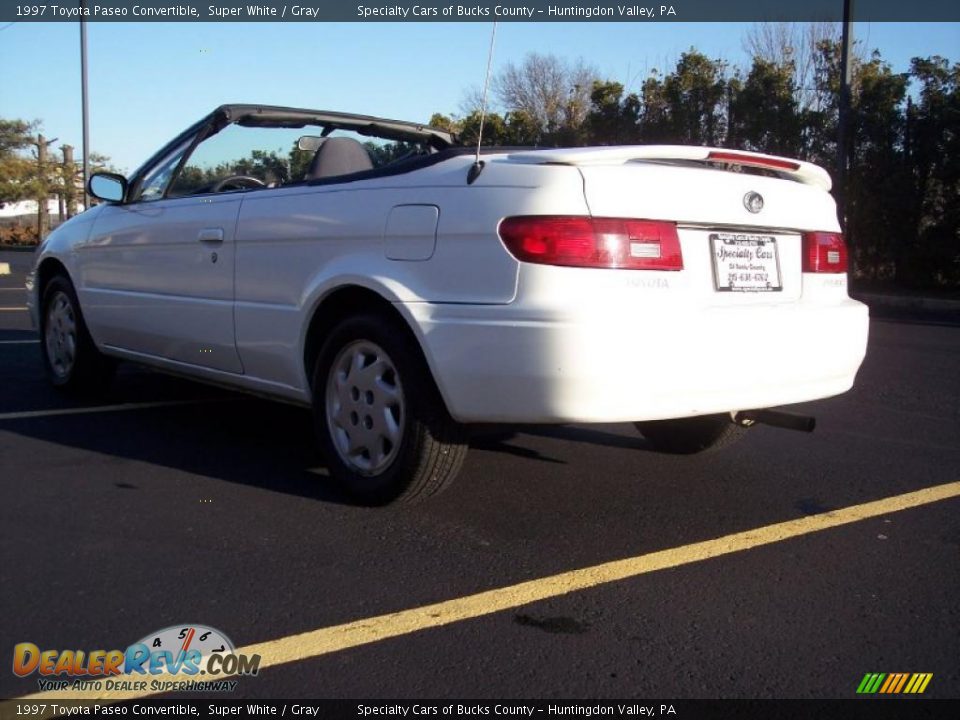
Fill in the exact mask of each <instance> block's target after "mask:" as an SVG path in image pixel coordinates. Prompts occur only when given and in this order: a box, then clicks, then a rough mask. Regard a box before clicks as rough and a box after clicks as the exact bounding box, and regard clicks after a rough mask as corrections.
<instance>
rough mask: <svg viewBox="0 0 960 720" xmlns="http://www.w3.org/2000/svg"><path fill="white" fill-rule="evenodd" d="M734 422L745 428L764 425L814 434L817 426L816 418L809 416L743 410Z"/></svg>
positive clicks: (737, 414) (735, 417)
mask: <svg viewBox="0 0 960 720" xmlns="http://www.w3.org/2000/svg"><path fill="white" fill-rule="evenodd" d="M733 422H735V423H736V424H737V425H742V426H743V427H750V426H751V425H755V424H756V423H763V424H764V425H773V426H774V427H778V428H783V429H784V430H799V431H800V432H813V429H814V428H815V427H816V426H817V420H816V418H813V417H810V416H809V415H796V414H794V413H786V412H781V411H780V410H741V411H740V412H737V413H734V415H733Z"/></svg>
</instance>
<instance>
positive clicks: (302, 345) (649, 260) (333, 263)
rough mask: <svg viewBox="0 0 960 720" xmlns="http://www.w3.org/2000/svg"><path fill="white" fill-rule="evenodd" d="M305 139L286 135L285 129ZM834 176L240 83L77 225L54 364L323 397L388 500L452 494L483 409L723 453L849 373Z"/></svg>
mask: <svg viewBox="0 0 960 720" xmlns="http://www.w3.org/2000/svg"><path fill="white" fill-rule="evenodd" d="M277 148H281V150H279V151H278V150H277ZM829 190H830V178H829V176H828V174H827V173H826V172H825V171H824V170H823V169H821V168H819V167H817V166H815V165H811V164H809V163H805V162H800V161H796V160H790V159H786V158H780V157H773V156H769V155H761V154H756V153H747V152H737V151H729V150H719V149H712V148H705V147H687V146H656V145H640V146H627V147H588V148H576V149H523V148H520V149H512V148H484V149H483V150H482V152H480V153H479V155H477V154H476V149H475V148H473V149H469V148H463V147H461V146H459V145H458V144H457V142H456V138H455V137H454V136H453V135H451V134H450V133H448V132H445V131H443V130H438V129H436V128H431V127H427V126H424V125H420V124H416V123H409V122H399V121H395V120H386V119H382V118H375V117H366V116H360V115H349V114H343V113H333V112H323V111H315V110H300V109H291V108H281V107H266V106H259V105H226V106H223V107H220V108H217V109H216V110H215V111H213V112H212V113H211V114H210V115H208V116H207V117H205V118H204V119H202V120H201V121H199V122H198V123H196V124H194V125H193V126H192V127H190V128H189V129H187V130H186V131H185V132H184V133H182V134H181V135H179V136H178V137H176V138H175V139H173V140H172V141H171V142H170V143H168V144H167V145H166V146H165V147H163V148H162V149H161V150H160V151H159V152H157V153H156V154H155V155H154V156H153V157H152V158H150V159H149V160H148V161H147V162H146V163H145V164H144V165H143V166H142V167H141V168H140V169H139V170H137V171H136V172H135V173H133V175H132V176H131V177H130V178H123V177H121V176H118V175H110V174H96V175H94V176H93V177H92V178H91V179H90V182H89V191H90V193H91V194H92V195H94V196H95V197H97V198H99V199H100V200H102V201H105V202H102V203H101V204H99V205H97V206H96V207H94V208H93V209H91V210H89V211H87V212H84V213H82V214H81V215H79V216H77V217H76V218H74V219H72V220H70V221H69V222H67V223H65V224H63V225H62V226H60V227H59V228H57V229H56V230H55V231H54V232H52V233H51V234H50V235H49V237H48V238H47V239H46V241H45V242H44V243H43V245H42V246H41V247H40V249H39V250H38V252H37V253H36V256H35V264H34V266H33V269H32V272H31V274H30V276H29V278H28V281H27V285H28V290H29V295H30V300H29V303H30V308H31V316H32V318H33V321H34V323H35V325H36V326H37V327H38V329H39V330H40V333H41V338H42V341H41V343H40V345H41V352H42V355H43V361H44V365H45V368H46V371H47V374H48V376H49V378H50V381H51V382H52V383H53V384H54V385H56V386H57V387H59V388H61V389H63V390H64V391H72V392H90V391H94V390H96V389H97V388H102V387H103V385H104V382H105V381H106V380H108V378H109V376H110V373H111V371H112V369H113V367H114V366H115V364H116V361H117V360H126V361H133V362H137V363H142V364H144V365H149V366H151V367H153V368H157V369H160V370H164V371H168V372H172V373H177V374H180V375H185V376H188V377H191V378H194V379H196V380H201V381H207V382H211V383H216V384H219V385H226V386H230V387H233V388H237V389H239V390H245V391H249V392H253V393H257V394H259V395H265V396H270V397H274V398H277V399H280V400H285V401H292V402H294V403H299V404H302V405H305V406H309V407H311V408H312V409H313V415H314V420H315V425H316V437H317V441H318V443H319V445H320V449H321V450H322V452H323V455H324V458H325V462H326V464H327V465H328V467H329V470H330V475H331V477H332V479H333V480H334V481H335V482H337V483H339V484H340V485H342V486H343V487H344V488H345V489H346V490H347V491H348V492H349V493H350V494H352V495H353V496H354V497H356V498H358V499H359V500H360V501H362V502H367V503H371V504H379V503H385V502H390V501H394V500H408V501H409V500H412V499H420V498H424V497H427V496H430V495H432V494H434V493H436V492H437V491H438V490H440V489H442V488H443V487H444V486H446V485H448V484H449V483H450V481H451V480H453V478H454V477H455V476H456V475H457V472H458V470H459V469H460V466H461V465H462V463H463V459H464V456H465V453H466V449H467V432H466V431H467V429H468V427H469V425H470V424H471V423H511V424H516V423H571V422H576V423H611V422H633V423H636V425H637V428H638V429H639V431H640V433H642V435H643V436H644V437H645V438H646V439H647V441H648V443H649V445H650V446H652V447H653V448H655V449H658V450H663V451H667V452H678V453H686V452H698V451H701V450H706V449H710V448H716V447H718V446H720V445H725V444H728V443H729V442H730V441H731V440H732V439H735V438H736V437H737V436H739V435H740V434H742V433H743V431H744V430H745V428H746V427H748V426H750V425H751V424H753V423H755V422H768V423H770V424H775V425H781V426H785V427H794V428H799V429H810V428H811V427H812V418H806V417H802V416H799V415H794V414H792V413H789V414H788V413H784V412H782V411H771V410H768V408H772V407H775V406H780V405H786V404H790V403H799V402H804V401H809V400H814V399H817V398H824V397H828V396H832V395H837V394H839V393H843V392H845V391H846V390H848V389H849V388H850V387H851V386H852V384H853V381H854V377H855V375H856V373H857V370H858V369H859V367H860V364H861V362H862V361H863V357H864V353H865V349H866V342H867V328H868V312H867V308H866V307H865V306H864V305H862V304H860V303H858V302H855V301H853V300H851V299H850V297H849V296H848V293H847V277H846V270H847V251H846V247H845V245H844V240H843V237H842V236H841V234H840V227H839V225H838V222H837V212H836V206H835V204H834V201H833V199H832V198H831V196H830V194H829Z"/></svg>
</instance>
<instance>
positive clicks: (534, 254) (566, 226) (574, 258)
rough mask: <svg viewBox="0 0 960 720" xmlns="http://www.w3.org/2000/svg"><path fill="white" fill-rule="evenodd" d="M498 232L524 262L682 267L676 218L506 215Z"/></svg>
mask: <svg viewBox="0 0 960 720" xmlns="http://www.w3.org/2000/svg"><path fill="white" fill-rule="evenodd" d="M499 232H500V237H501V238H502V239H503V243H504V245H506V246H507V250H509V251H510V252H511V254H512V255H513V256H514V257H515V258H517V260H522V261H524V262H530V263H538V264H541V265H568V266H572V267H591V268H622V269H625V270H682V269H683V256H682V254H681V252H680V238H679V237H677V226H676V224H674V223H670V222H662V221H658V220H621V219H619V218H591V217H581V216H565V215H528V216H523V217H510V218H506V219H505V220H503V221H502V222H501V223H500V228H499Z"/></svg>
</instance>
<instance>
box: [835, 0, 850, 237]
mask: <svg viewBox="0 0 960 720" xmlns="http://www.w3.org/2000/svg"><path fill="white" fill-rule="evenodd" d="M852 48H853V0H843V38H842V42H841V48H840V106H839V114H838V117H837V205H838V206H839V211H840V224H841V226H842V227H843V229H844V230H846V220H847V156H848V155H849V150H848V149H847V140H848V137H849V134H850V131H849V129H848V128H849V124H850V85H851V83H852V81H853V67H852V62H851V59H852V53H851V50H852Z"/></svg>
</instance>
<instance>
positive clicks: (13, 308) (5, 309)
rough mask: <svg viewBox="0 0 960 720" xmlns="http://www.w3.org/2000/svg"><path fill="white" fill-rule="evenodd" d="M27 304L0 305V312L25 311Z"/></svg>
mask: <svg viewBox="0 0 960 720" xmlns="http://www.w3.org/2000/svg"><path fill="white" fill-rule="evenodd" d="M26 311H27V306H26V305H24V306H23V307H0V312H26Z"/></svg>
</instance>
